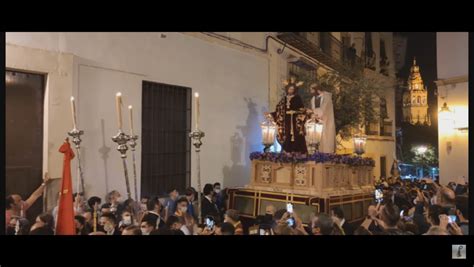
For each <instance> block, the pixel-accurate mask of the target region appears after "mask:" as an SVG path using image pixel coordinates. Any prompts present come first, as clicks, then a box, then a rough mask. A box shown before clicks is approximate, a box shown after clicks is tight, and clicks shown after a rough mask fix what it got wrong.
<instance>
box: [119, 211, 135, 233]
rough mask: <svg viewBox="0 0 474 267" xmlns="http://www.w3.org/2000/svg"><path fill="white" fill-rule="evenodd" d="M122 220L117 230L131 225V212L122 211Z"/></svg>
mask: <svg viewBox="0 0 474 267" xmlns="http://www.w3.org/2000/svg"><path fill="white" fill-rule="evenodd" d="M121 217H122V220H121V221H120V222H119V230H120V231H123V229H125V227H127V226H130V225H133V220H132V213H131V212H130V211H128V210H125V211H123V212H122V215H121Z"/></svg>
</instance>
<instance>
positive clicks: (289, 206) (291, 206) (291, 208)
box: [286, 203, 293, 213]
mask: <svg viewBox="0 0 474 267" xmlns="http://www.w3.org/2000/svg"><path fill="white" fill-rule="evenodd" d="M286 211H288V212H289V213H293V204H291V203H288V204H286Z"/></svg>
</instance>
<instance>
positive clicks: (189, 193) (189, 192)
mask: <svg viewBox="0 0 474 267" xmlns="http://www.w3.org/2000/svg"><path fill="white" fill-rule="evenodd" d="M194 193H195V191H194V189H193V188H192V187H188V188H186V191H185V196H186V198H187V199H188V201H189V203H192V202H193V201H194Z"/></svg>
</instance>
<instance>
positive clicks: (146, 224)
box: [140, 214, 156, 235]
mask: <svg viewBox="0 0 474 267" xmlns="http://www.w3.org/2000/svg"><path fill="white" fill-rule="evenodd" d="M155 229H156V220H155V217H154V216H153V215H152V214H145V216H143V218H142V221H141V222H140V230H141V232H142V235H150V233H151V232H152V231H154V230H155Z"/></svg>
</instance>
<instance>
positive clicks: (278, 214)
mask: <svg viewBox="0 0 474 267" xmlns="http://www.w3.org/2000/svg"><path fill="white" fill-rule="evenodd" d="M285 214H286V209H279V210H277V211H276V212H275V215H274V216H273V219H274V220H275V221H280V220H281V219H282V218H283V216H284V215H285Z"/></svg>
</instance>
